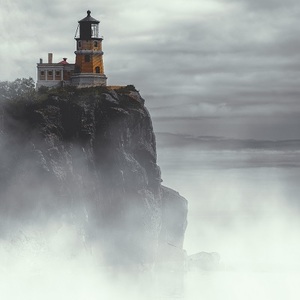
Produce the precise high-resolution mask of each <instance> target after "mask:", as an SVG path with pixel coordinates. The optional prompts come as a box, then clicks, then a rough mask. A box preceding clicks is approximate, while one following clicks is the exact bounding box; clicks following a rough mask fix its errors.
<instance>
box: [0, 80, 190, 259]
mask: <svg viewBox="0 0 300 300" xmlns="http://www.w3.org/2000/svg"><path fill="white" fill-rule="evenodd" d="M0 150H1V156H0V199H1V201H0V205H1V216H0V217H1V220H2V221H1V222H2V225H3V226H2V228H7V227H10V228H11V227H12V226H22V224H28V223H34V224H46V223H47V222H49V220H53V219H57V218H60V219H61V218H64V220H67V221H68V222H71V223H74V224H77V225H78V224H79V225H78V227H79V228H80V230H81V234H82V236H83V238H84V242H85V243H86V244H87V245H92V247H94V248H95V249H99V251H101V254H102V255H103V257H104V258H105V260H106V261H108V262H109V263H124V262H125V263H153V262H154V261H158V260H160V258H163V257H165V258H167V257H170V256H171V257H180V255H182V253H183V250H182V246H183V240H184V233H185V229H186V225H187V201H186V200H185V199H184V198H183V197H181V196H180V195H179V194H178V193H177V192H175V191H173V190H171V189H169V188H166V187H164V186H162V185H161V174H160V169H159V167H158V165H157V163H156V143H155V135H154V133H153V128H152V122H151V118H150V115H149V113H148V111H147V109H146V108H145V106H144V100H143V98H142V97H141V96H140V94H139V93H138V92H137V91H136V90H135V88H134V87H132V86H127V87H124V88H120V89H117V90H110V89H108V88H104V87H98V88H87V89H75V88H65V89H58V90H50V91H40V92H39V93H38V96H37V99H34V100H32V101H27V102H26V101H25V102H24V101H16V102H12V101H6V102H5V103H2V106H1V111H0ZM4 231H5V230H4V229H3V230H2V232H0V233H1V234H2V236H4V235H5V232H4ZM174 249H175V250H174ZM174 252H175V254H174Z"/></svg>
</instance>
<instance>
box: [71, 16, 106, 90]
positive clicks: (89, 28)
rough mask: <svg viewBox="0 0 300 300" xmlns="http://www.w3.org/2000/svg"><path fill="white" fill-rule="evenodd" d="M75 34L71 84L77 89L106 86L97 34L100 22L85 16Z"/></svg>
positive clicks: (99, 37)
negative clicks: (73, 66)
mask: <svg viewBox="0 0 300 300" xmlns="http://www.w3.org/2000/svg"><path fill="white" fill-rule="evenodd" d="M78 23H79V24H78V27H77V31H76V34H75V40H76V51H75V55H76V59H75V68H74V73H73V74H72V77H71V84H72V85H75V86H79V87H84V86H106V83H107V77H106V76H105V74H104V65H103V51H102V40H103V38H102V37H101V36H100V34H99V23H100V21H98V20H96V19H94V18H93V17H92V16H91V11H90V10H88V11H87V16H86V17H85V18H84V19H82V20H80V21H78Z"/></svg>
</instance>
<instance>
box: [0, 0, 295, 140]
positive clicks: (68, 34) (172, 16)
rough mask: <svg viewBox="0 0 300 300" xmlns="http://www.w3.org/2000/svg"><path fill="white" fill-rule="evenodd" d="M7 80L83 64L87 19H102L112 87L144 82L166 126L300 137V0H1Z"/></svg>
mask: <svg viewBox="0 0 300 300" xmlns="http://www.w3.org/2000/svg"><path fill="white" fill-rule="evenodd" d="M0 1H1V11H0V24H1V30H0V35H1V36H0V37H1V43H0V60H1V63H2V66H1V72H0V80H14V79H15V78H18V77H29V76H31V77H33V78H34V79H35V78H36V63H37V62H38V61H39V58H40V57H41V58H43V59H44V60H46V59H47V53H48V52H53V53H54V61H57V62H58V61H60V60H61V59H62V57H68V60H69V62H74V59H75V57H74V50H75V42H74V39H73V38H74V34H75V30H76V27H77V21H78V20H80V19H82V18H84V17H85V16H86V11H87V10H88V9H90V10H91V11H92V16H93V17H95V18H96V19H99V20H100V21H101V23H100V30H101V34H102V35H103V36H104V41H103V48H104V53H105V54H104V63H105V73H106V75H107V76H108V80H109V84H113V85H116V84H134V85H135V86H136V87H137V89H138V90H140V92H141V94H142V96H143V97H144V98H145V99H146V106H147V107H148V108H149V110H150V112H151V115H152V117H153V122H154V128H155V130H156V131H157V132H171V133H180V134H192V135H196V136H202V135H213V136H225V137H231V138H242V139H244V138H255V139H262V140H265V139H266V140H268V139H271V140H274V139H296V138H299V137H300V130H299V128H300V101H299V95H300V84H299V81H300V76H299V75H300V35H299V28H300V2H299V1H298V0H284V1H279V0H215V1H214V0H173V1H161V0H153V1H145V0H139V1H138V0H127V1H121V0H115V1H111V0H102V1H95V0H93V1H89V3H88V4H86V3H84V2H83V1H73V0H72V1H71V0H65V1H58V0H52V1H37V0H15V1H10V0H0Z"/></svg>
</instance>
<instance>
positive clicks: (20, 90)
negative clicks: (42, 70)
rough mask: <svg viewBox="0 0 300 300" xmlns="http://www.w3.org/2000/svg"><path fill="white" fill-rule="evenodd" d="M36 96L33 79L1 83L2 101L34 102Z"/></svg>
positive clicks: (0, 98)
mask: <svg viewBox="0 0 300 300" xmlns="http://www.w3.org/2000/svg"><path fill="white" fill-rule="evenodd" d="M35 94H36V91H35V83H34V80H33V78H31V77H30V78H22V79H21V78H18V79H16V80H15V81H12V82H10V81H1V82H0V101H5V100H15V101H18V100H33V98H34V97H35Z"/></svg>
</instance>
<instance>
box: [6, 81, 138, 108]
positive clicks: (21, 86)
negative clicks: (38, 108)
mask: <svg viewBox="0 0 300 300" xmlns="http://www.w3.org/2000/svg"><path fill="white" fill-rule="evenodd" d="M108 91H110V88H109V87H106V86H97V87H87V88H80V89H78V88H77V87H74V86H65V87H55V88H47V87H44V86H43V87H41V88H40V89H38V90H36V89H35V82H34V80H33V78H31V77H30V78H18V79H16V80H14V81H0V103H5V102H10V103H11V102H15V103H19V104H21V103H24V104H26V103H27V104H28V103H31V102H33V101H43V100H46V99H47V98H48V96H58V97H64V98H65V99H69V98H70V96H72V95H74V94H76V95H78V96H80V95H98V94H101V93H105V92H108ZM132 91H136V89H135V87H134V86H133V85H127V86H124V87H120V88H119V89H118V93H121V94H128V93H130V92H132Z"/></svg>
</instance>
